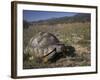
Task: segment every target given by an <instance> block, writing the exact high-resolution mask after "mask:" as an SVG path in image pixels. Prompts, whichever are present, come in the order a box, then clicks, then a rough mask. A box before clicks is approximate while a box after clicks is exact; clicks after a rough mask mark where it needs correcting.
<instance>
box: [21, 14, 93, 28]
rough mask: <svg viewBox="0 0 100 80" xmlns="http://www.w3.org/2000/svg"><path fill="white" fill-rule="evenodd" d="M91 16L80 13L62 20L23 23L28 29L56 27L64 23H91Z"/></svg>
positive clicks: (52, 19) (53, 19)
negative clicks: (30, 26) (45, 25)
mask: <svg viewBox="0 0 100 80" xmlns="http://www.w3.org/2000/svg"><path fill="white" fill-rule="evenodd" d="M90 18H91V15H90V14H85V13H78V14H76V15H74V16H70V17H68V16H65V17H60V18H51V19H48V20H39V21H33V22H30V23H29V22H27V21H25V20H24V21H23V24H24V27H25V28H27V27H28V26H29V25H43V24H47V25H54V24H62V23H74V22H90V20H91V19H90Z"/></svg>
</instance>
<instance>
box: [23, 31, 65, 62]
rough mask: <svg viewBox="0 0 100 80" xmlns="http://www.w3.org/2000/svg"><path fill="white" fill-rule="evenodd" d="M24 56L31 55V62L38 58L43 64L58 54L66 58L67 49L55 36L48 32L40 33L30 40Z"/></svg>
mask: <svg viewBox="0 0 100 80" xmlns="http://www.w3.org/2000/svg"><path fill="white" fill-rule="evenodd" d="M24 54H29V55H31V57H30V58H29V60H32V59H34V58H37V59H41V60H42V61H43V62H48V61H50V60H52V59H53V57H54V55H56V54H59V55H61V56H65V55H66V49H65V45H64V44H63V43H62V42H60V41H59V40H58V38H57V37H56V36H55V35H53V34H51V33H48V32H39V33H38V34H37V35H36V36H35V37H32V38H31V39H30V41H29V44H28V46H27V47H26V49H25V50H24Z"/></svg>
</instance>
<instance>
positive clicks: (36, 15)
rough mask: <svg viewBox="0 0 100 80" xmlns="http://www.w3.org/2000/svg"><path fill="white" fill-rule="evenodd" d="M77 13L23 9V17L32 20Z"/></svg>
mask: <svg viewBox="0 0 100 80" xmlns="http://www.w3.org/2000/svg"><path fill="white" fill-rule="evenodd" d="M75 14H76V13H71V12H51V11H33V10H23V19H24V20H26V21H28V22H31V21H39V20H46V19H51V18H59V17H64V16H73V15H75Z"/></svg>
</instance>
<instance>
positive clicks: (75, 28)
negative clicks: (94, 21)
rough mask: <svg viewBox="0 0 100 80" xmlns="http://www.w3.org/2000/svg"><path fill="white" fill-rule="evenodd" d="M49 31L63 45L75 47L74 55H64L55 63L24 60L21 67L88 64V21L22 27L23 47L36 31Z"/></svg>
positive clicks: (89, 53)
mask: <svg viewBox="0 0 100 80" xmlns="http://www.w3.org/2000/svg"><path fill="white" fill-rule="evenodd" d="M40 31H42V32H50V33H52V34H54V35H55V36H56V37H57V38H58V39H59V40H60V41H61V42H62V43H64V44H65V45H71V46H73V47H74V48H75V50H76V51H75V54H76V55H75V56H74V57H71V56H66V57H65V58H61V59H59V60H58V61H57V62H55V63H42V62H37V61H35V60H33V61H27V60H25V61H24V65H23V68H24V69H26V68H27V69H28V68H29V69H30V68H47V67H73V66H90V65H91V63H90V62H91V60H90V58H91V56H90V55H91V52H90V23H89V22H87V23H68V24H65V23H64V24H56V25H35V26H30V27H29V28H28V29H24V43H23V44H24V45H23V46H24V49H25V47H26V46H27V44H28V42H29V40H30V38H31V37H34V36H35V35H36V34H37V33H38V32H40Z"/></svg>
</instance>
